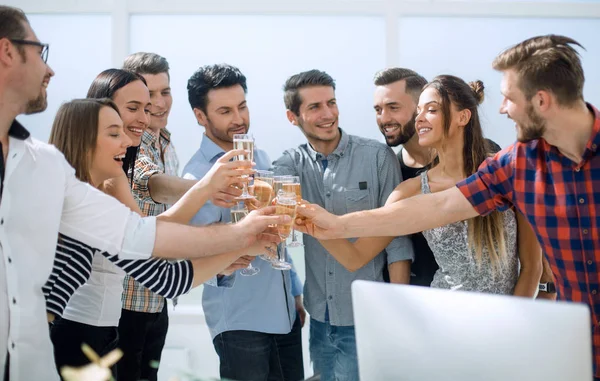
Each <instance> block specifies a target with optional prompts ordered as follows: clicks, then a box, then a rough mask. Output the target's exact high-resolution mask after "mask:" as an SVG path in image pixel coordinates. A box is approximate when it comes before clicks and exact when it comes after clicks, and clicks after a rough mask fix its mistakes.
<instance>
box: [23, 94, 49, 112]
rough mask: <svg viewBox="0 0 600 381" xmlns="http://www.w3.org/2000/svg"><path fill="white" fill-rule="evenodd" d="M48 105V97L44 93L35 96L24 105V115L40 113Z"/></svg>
mask: <svg viewBox="0 0 600 381" xmlns="http://www.w3.org/2000/svg"><path fill="white" fill-rule="evenodd" d="M47 107H48V99H47V98H46V95H45V94H43V93H42V94H40V95H39V96H38V97H37V98H35V99H32V100H30V101H29V103H27V106H26V107H25V115H31V114H37V113H40V112H42V111H44V110H46V108H47Z"/></svg>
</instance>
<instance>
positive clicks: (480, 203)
mask: <svg viewBox="0 0 600 381" xmlns="http://www.w3.org/2000/svg"><path fill="white" fill-rule="evenodd" d="M588 108H589V109H590V110H591V111H593V112H594V115H595V122H594V126H593V131H592V134H591V137H590V140H589V141H588V143H587V145H586V148H585V152H584V154H583V160H582V161H581V162H580V163H574V162H572V161H571V160H569V159H568V158H567V157H565V156H564V155H562V154H561V153H560V152H559V150H558V149H557V148H556V147H554V146H551V145H550V144H548V143H547V142H546V141H545V140H543V139H540V140H534V141H531V142H529V143H515V144H514V145H512V146H510V147H508V148H507V149H505V150H503V151H502V152H500V153H498V154H497V155H496V156H495V157H494V158H492V159H488V160H487V161H486V162H484V163H483V164H482V165H481V166H480V167H479V171H478V172H477V173H475V174H474V175H473V176H471V177H469V178H468V179H466V180H463V181H462V182H460V183H458V184H457V187H458V188H459V189H460V191H461V192H462V193H463V194H464V196H465V197H466V198H467V199H468V200H469V202H470V203H471V204H472V205H473V207H474V208H475V209H476V210H477V212H478V213H479V214H481V215H485V214H488V213H490V212H492V211H493V210H494V209H499V210H505V209H507V208H509V207H511V206H513V205H514V206H515V207H516V208H517V209H518V210H519V211H520V212H521V213H523V215H525V216H527V219H528V220H529V222H530V223H531V225H532V227H533V228H534V230H535V233H536V235H537V237H538V240H539V241H540V244H541V245H542V249H543V251H544V252H545V253H546V257H547V259H548V262H549V263H550V266H551V268H552V272H553V273H554V277H555V279H556V286H557V290H558V298H559V299H560V300H568V301H573V302H579V303H586V304H587V305H588V306H589V307H590V310H591V315H592V316H591V317H592V327H591V329H592V341H593V351H594V368H595V376H596V377H600V292H599V288H600V272H599V266H600V231H599V228H600V155H598V154H597V150H598V147H600V113H599V112H598V110H597V109H596V108H595V107H593V106H592V105H588Z"/></svg>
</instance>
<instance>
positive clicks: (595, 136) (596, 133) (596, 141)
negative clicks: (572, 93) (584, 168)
mask: <svg viewBox="0 0 600 381" xmlns="http://www.w3.org/2000/svg"><path fill="white" fill-rule="evenodd" d="M587 106H588V108H589V109H590V111H592V112H593V113H594V126H593V127H592V136H590V140H589V141H588V142H587V144H586V146H585V151H584V152H583V160H584V161H587V160H589V159H591V158H592V157H593V156H595V155H596V153H597V151H598V148H599V147H600V111H598V109H597V108H595V107H594V106H592V105H591V104H589V103H588V104H587Z"/></svg>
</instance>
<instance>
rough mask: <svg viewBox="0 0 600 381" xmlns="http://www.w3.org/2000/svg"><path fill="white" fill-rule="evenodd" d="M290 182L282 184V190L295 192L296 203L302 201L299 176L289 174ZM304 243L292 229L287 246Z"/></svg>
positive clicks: (296, 245)
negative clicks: (290, 239)
mask: <svg viewBox="0 0 600 381" xmlns="http://www.w3.org/2000/svg"><path fill="white" fill-rule="evenodd" d="M290 178H291V180H292V181H291V182H289V183H284V184H283V187H282V189H283V191H284V192H292V193H295V194H296V201H297V203H298V205H300V203H301V202H302V188H301V187H300V176H290ZM302 246H304V244H303V243H302V242H300V241H298V237H297V236H296V230H294V229H292V242H290V244H289V245H288V247H302Z"/></svg>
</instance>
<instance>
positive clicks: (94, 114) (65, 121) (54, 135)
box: [48, 98, 119, 183]
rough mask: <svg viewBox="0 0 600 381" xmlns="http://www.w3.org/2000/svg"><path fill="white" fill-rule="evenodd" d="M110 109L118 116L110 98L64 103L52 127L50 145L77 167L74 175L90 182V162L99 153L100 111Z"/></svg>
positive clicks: (115, 106) (117, 110) (74, 100)
mask: <svg viewBox="0 0 600 381" xmlns="http://www.w3.org/2000/svg"><path fill="white" fill-rule="evenodd" d="M103 107H110V108H112V109H113V110H115V111H116V112H117V114H119V109H118V108H117V105H116V104H115V102H113V101H112V100H110V99H108V98H101V99H73V100H72V101H70V102H66V103H63V104H62V105H61V106H60V108H59V109H58V112H57V113H56V117H55V118H54V123H53V124H52V131H50V139H49V141H48V142H49V143H50V144H53V145H55V146H56V148H58V150H59V151H61V152H62V153H63V155H65V159H67V161H68V162H69V164H71V166H72V167H73V168H75V176H77V178H78V179H79V180H81V181H84V182H86V183H91V181H92V179H91V176H90V167H91V159H92V157H93V155H94V152H95V151H96V142H97V139H98V122H99V119H100V117H99V115H100V110H101V109H102V108H103Z"/></svg>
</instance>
